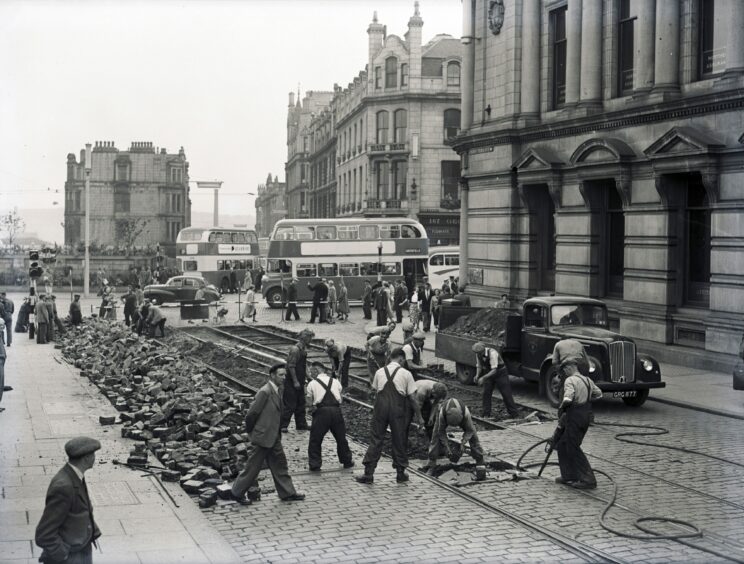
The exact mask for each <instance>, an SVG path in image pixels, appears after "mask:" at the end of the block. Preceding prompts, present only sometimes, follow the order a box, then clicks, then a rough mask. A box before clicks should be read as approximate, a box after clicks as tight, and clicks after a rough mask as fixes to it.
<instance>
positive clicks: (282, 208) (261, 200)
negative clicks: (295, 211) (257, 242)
mask: <svg viewBox="0 0 744 564" xmlns="http://www.w3.org/2000/svg"><path fill="white" fill-rule="evenodd" d="M286 191H287V185H286V184H285V183H284V182H279V179H278V178H277V177H276V176H274V177H273V180H272V176H271V173H269V175H268V176H267V177H266V184H259V185H258V191H257V193H256V233H257V235H258V236H259V237H269V236H270V235H271V232H272V231H273V229H274V224H276V222H277V221H279V220H280V219H284V218H285V217H287V193H286Z"/></svg>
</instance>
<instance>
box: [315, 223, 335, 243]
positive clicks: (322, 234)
mask: <svg viewBox="0 0 744 564" xmlns="http://www.w3.org/2000/svg"><path fill="white" fill-rule="evenodd" d="M317 234H318V239H319V240H324V241H329V240H333V239H335V238H336V228H335V227H334V226H333V225H319V226H318V229H317Z"/></svg>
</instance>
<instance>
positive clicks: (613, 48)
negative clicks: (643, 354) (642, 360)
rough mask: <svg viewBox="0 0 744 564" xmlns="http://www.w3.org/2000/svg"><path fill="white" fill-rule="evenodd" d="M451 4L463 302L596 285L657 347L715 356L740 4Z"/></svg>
mask: <svg viewBox="0 0 744 564" xmlns="http://www.w3.org/2000/svg"><path fill="white" fill-rule="evenodd" d="M463 8H464V10H463V37H462V42H463V43H464V44H465V51H464V55H463V99H462V132H461V134H460V135H459V136H458V137H457V138H456V140H455V141H454V142H453V144H452V145H453V147H454V149H455V150H456V151H457V152H458V153H459V154H460V156H461V159H462V176H463V179H464V186H465V187H466V189H465V190H464V195H463V208H462V221H461V238H462V239H464V240H467V241H468V244H467V245H463V257H462V260H461V265H462V267H461V277H462V278H463V279H464V278H467V279H468V281H469V292H470V293H471V294H472V295H473V298H474V301H480V302H481V303H488V302H492V301H493V299H494V298H495V297H496V296H498V295H500V294H501V293H509V294H511V295H513V296H517V297H520V298H522V297H526V296H531V295H535V294H539V293H552V292H556V293H558V294H579V295H584V296H592V297H600V298H603V299H605V300H606V301H607V303H608V305H609V307H610V310H611V314H612V318H613V322H614V324H615V326H618V327H619V329H620V330H621V331H622V332H623V333H624V334H626V335H629V336H632V337H634V338H636V339H638V340H639V341H640V342H641V344H642V345H643V346H645V347H646V348H648V349H651V350H655V352H657V354H659V356H661V357H662V358H670V357H672V356H673V357H675V358H676V359H679V358H681V357H680V355H684V356H685V357H686V360H687V361H689V362H691V363H694V362H700V363H701V364H705V365H706V366H709V367H710V366H719V367H723V366H725V365H726V364H727V362H730V361H731V359H732V358H733V357H731V356H727V355H726V354H722V353H728V354H731V353H734V352H735V351H736V350H737V347H738V343H739V341H740V339H741V334H742V330H744V316H743V315H742V314H744V189H743V188H742V185H743V184H744V147H743V146H742V143H744V112H743V111H742V109H744V89H743V87H744V2H739V1H737V0H642V1H639V0H583V1H579V0H568V1H566V0H523V1H522V2H503V1H502V0H464V2H463ZM670 345H671V346H670Z"/></svg>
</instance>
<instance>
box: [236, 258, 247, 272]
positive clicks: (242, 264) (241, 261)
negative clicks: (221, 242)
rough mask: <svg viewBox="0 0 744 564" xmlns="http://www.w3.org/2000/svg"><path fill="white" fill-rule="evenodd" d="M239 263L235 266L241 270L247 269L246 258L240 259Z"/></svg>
mask: <svg viewBox="0 0 744 564" xmlns="http://www.w3.org/2000/svg"><path fill="white" fill-rule="evenodd" d="M237 263H238V264H237V265H236V266H235V268H237V269H239V270H245V261H244V260H238V261H237Z"/></svg>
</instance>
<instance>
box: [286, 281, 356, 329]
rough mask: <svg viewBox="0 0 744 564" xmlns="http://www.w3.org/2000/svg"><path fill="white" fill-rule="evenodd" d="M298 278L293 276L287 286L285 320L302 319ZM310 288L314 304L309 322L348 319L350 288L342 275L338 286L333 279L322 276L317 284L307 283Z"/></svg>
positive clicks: (333, 321) (331, 321)
mask: <svg viewBox="0 0 744 564" xmlns="http://www.w3.org/2000/svg"><path fill="white" fill-rule="evenodd" d="M298 282H299V279H298V278H296V277H295V278H292V280H291V281H290V283H289V286H288V288H287V312H286V314H285V316H284V319H285V321H291V320H292V318H294V320H295V321H299V320H300V314H299V312H298V311H297V283H298ZM307 287H308V289H309V290H310V291H311V292H312V293H313V305H312V308H311V309H310V320H309V321H308V323H315V320H316V319H317V320H318V322H319V323H335V322H336V321H348V320H349V312H350V311H351V310H350V308H349V290H348V288H347V287H346V282H344V277H343V276H342V277H341V278H340V279H339V281H338V286H336V284H335V283H334V281H333V280H328V279H327V278H325V277H320V278H318V280H317V281H316V282H315V284H311V283H310V282H308V283H307Z"/></svg>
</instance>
